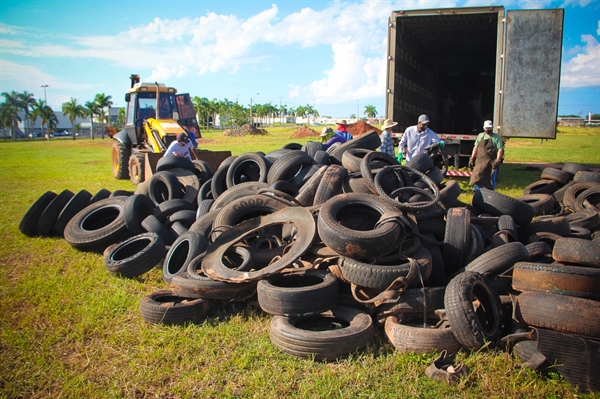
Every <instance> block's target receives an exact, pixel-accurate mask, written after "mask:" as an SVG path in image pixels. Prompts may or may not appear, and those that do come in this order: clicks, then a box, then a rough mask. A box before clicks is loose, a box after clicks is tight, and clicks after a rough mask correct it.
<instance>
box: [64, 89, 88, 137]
mask: <svg viewBox="0 0 600 399" xmlns="http://www.w3.org/2000/svg"><path fill="white" fill-rule="evenodd" d="M62 113H63V115H65V116H66V117H68V118H69V121H71V125H72V126H73V140H75V137H76V136H77V135H76V134H75V133H76V131H75V120H76V119H77V117H80V118H82V117H84V116H85V113H86V111H85V108H84V107H83V106H81V105H79V104H77V99H76V98H73V97H71V99H70V100H69V101H67V102H66V103H63V104H62Z"/></svg>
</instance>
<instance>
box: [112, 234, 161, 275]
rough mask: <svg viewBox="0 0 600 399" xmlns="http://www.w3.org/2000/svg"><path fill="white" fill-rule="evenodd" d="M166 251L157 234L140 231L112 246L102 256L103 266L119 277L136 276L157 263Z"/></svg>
mask: <svg viewBox="0 0 600 399" xmlns="http://www.w3.org/2000/svg"><path fill="white" fill-rule="evenodd" d="M166 252H167V250H166V247H165V244H164V242H163V240H162V239H161V238H160V236H159V235H158V234H156V233H142V234H139V235H136V236H133V237H130V238H128V239H127V240H125V241H123V242H121V243H119V244H117V245H115V246H112V247H111V250H110V251H108V253H106V254H105V256H104V266H106V269H108V271H109V272H111V273H113V274H116V275H118V276H120V277H126V278H132V277H137V276H141V275H142V274H144V273H146V272H148V271H150V270H152V269H153V268H154V267H155V266H156V265H158V264H159V263H160V261H161V260H162V259H163V257H164V256H165V253H166Z"/></svg>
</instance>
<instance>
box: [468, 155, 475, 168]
mask: <svg viewBox="0 0 600 399" xmlns="http://www.w3.org/2000/svg"><path fill="white" fill-rule="evenodd" d="M474 167H475V158H469V168H471V169H473V168H474Z"/></svg>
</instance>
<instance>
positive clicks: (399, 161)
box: [398, 152, 404, 164]
mask: <svg viewBox="0 0 600 399" xmlns="http://www.w3.org/2000/svg"><path fill="white" fill-rule="evenodd" d="M402 161H404V155H402V153H401V152H400V153H398V163H399V164H402Z"/></svg>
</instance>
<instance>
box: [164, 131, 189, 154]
mask: <svg viewBox="0 0 600 399" xmlns="http://www.w3.org/2000/svg"><path fill="white" fill-rule="evenodd" d="M170 155H174V156H176V157H186V158H189V159H192V156H193V158H194V159H198V156H197V154H196V151H195V149H194V146H193V144H192V143H191V141H190V138H189V137H188V136H187V134H185V133H179V134H178V135H177V140H175V141H173V142H172V143H171V145H170V146H169V148H167V150H166V151H165V155H163V156H165V157H166V156H170Z"/></svg>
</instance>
